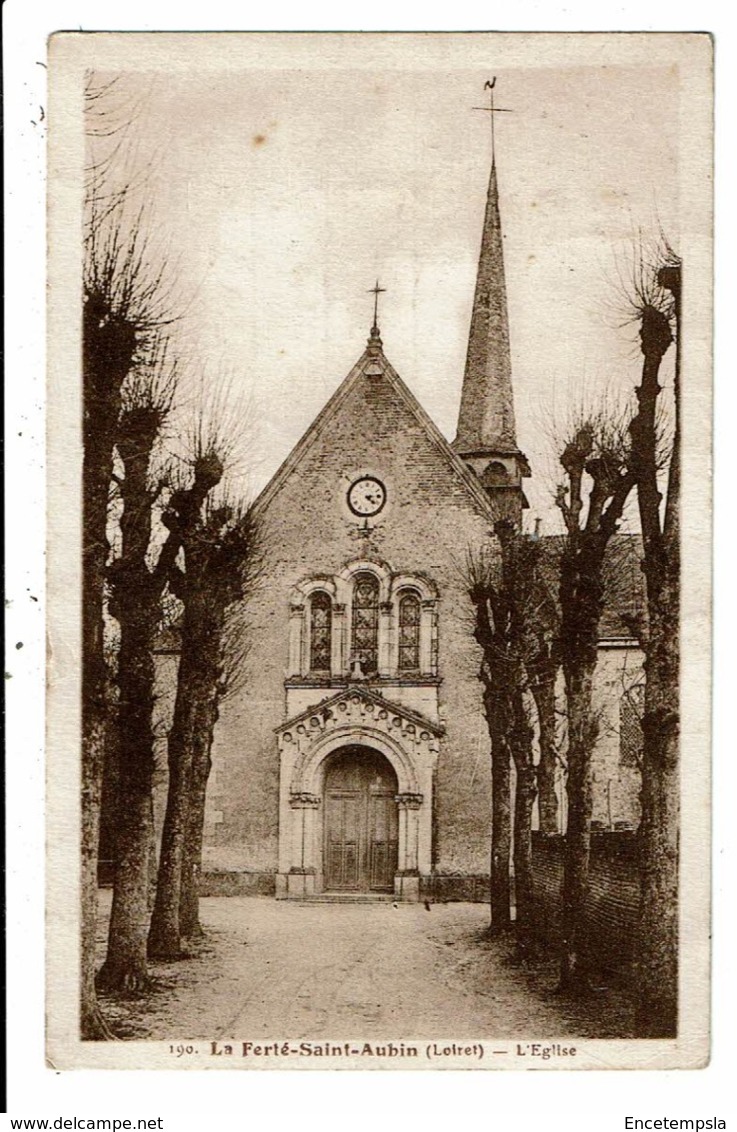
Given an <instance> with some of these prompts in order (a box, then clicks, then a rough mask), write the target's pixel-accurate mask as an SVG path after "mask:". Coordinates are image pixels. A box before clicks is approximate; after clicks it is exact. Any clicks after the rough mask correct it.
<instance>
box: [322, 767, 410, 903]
mask: <svg viewBox="0 0 737 1132" xmlns="http://www.w3.org/2000/svg"><path fill="white" fill-rule="evenodd" d="M396 794H397V777H396V775H395V773H394V770H393V768H392V766H391V764H390V763H389V762H388V761H387V759H385V758H384V756H383V755H381V754H379V753H378V751H373V750H371V749H370V748H368V747H345V748H343V749H342V750H340V751H337V752H336V753H335V754H334V755H332V756H331V759H330V762H329V763H328V766H327V768H326V772H325V808H324V836H325V844H324V868H325V888H326V890H327V891H328V892H392V891H393V889H394V874H395V873H396V871H397V828H398V820H397V803H396V800H395V799H396Z"/></svg>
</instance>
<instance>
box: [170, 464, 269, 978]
mask: <svg viewBox="0 0 737 1132" xmlns="http://www.w3.org/2000/svg"><path fill="white" fill-rule="evenodd" d="M203 466H206V467H207V468H208V469H209V475H210V479H211V480H212V481H214V482H213V485H212V488H211V491H210V493H209V495H208V497H207V498H206V499H204V500H203V501H202V503H201V505H200V507H199V508H198V509H197V510H196V511H194V510H188V509H182V507H181V506H180V500H181V499H182V498H183V494H182V493H181V492H175V493H174V494H173V495H172V498H171V501H170V504H169V507H168V508H167V510H166V511H165V513H164V516H163V519H164V523H165V525H166V526H167V527H168V529H169V530H170V532H172V533H176V537H177V539H178V540H179V542H180V545H181V547H182V556H181V559H180V560H179V562H175V563H174V564H173V565H172V571H171V575H170V585H171V588H172V591H173V593H174V594H175V595H176V596H177V597H178V598H179V600H180V601H181V603H182V609H183V612H182V617H181V623H180V659H179V669H178V675H177V693H176V701H175V706H174V717H173V721H172V726H171V730H170V732H169V741H168V751H169V789H168V797H167V808H166V817H165V821H164V830H163V839H162V846H161V859H160V862H159V871H158V880H157V887H156V901H155V905H154V911H153V916H152V920H151V929H150V932H149V937H148V951H149V955H151V956H152V957H153V956H156V957H157V958H166V959H174V958H178V957H179V956H180V955H181V941H182V938H183V937H191V936H192V935H195V934H197V931H198V927H199V916H198V904H197V894H196V868H197V866H198V864H199V860H200V858H201V852H202V829H203V825H204V804H205V795H206V789H207V778H208V775H209V770H210V748H211V746H212V739H213V731H214V727H215V722H216V720H217V716H218V709H219V702H220V700H221V698H222V696H223V695H224V693H225V691H226V689H227V685H228V679H227V677H228V673H229V668H228V661H229V660H230V661H231V662H232V660H233V645H234V640H233V635H232V626H231V625H230V623H229V616H230V615H231V614H232V613H233V607H234V606H235V605H236V603H240V602H242V601H243V600H244V598H245V597H246V595H247V593H248V592H249V590H250V588H251V586H252V584H253V582H254V579H255V576H256V564H257V559H258V550H257V537H256V527H255V522H254V518H253V514H252V512H251V510H250V509H249V508H248V507H245V506H242V505H240V504H239V503H237V502H235V501H234V500H233V499H232V498H230V497H229V496H228V494H227V493H224V492H222V491H221V492H220V493H219V495H218V492H217V491H216V487H217V484H219V483H220V478H221V477H222V474H223V467H224V464H223V459H222V458H221V454H220V452H219V451H218V445H217V443H214V444H205V445H204V446H202V447H201V448H200V450H199V451H198V452H196V453H195V456H194V458H193V460H192V476H193V477H194V479H195V480H196V479H197V476H198V474H199V473H200V469H201V467H203ZM216 477H217V480H216ZM180 563H181V564H180ZM231 619H232V618H231ZM181 909H184V910H185V917H184V919H185V924H184V929H185V930H183V928H182V917H181Z"/></svg>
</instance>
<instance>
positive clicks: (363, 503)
mask: <svg viewBox="0 0 737 1132" xmlns="http://www.w3.org/2000/svg"><path fill="white" fill-rule="evenodd" d="M385 503H386V488H385V487H384V485H383V483H382V482H381V480H379V479H377V478H376V476H361V478H360V479H357V480H354V482H353V483H352V484H351V486H350V487H349V488H348V506H349V507H350V509H351V511H352V512H353V514H354V515H358V516H360V518H361V519H370V518H371V517H372V516H374V515H378V514H379V512H380V511H381V510H382V508H383V506H384V504H385Z"/></svg>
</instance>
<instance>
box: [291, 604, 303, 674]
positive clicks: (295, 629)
mask: <svg viewBox="0 0 737 1132" xmlns="http://www.w3.org/2000/svg"><path fill="white" fill-rule="evenodd" d="M304 622H305V607H304V605H290V607H289V663H288V666H287V668H288V671H287V676H301V675H302V652H303V646H302V642H303V640H304V635H305V634H304Z"/></svg>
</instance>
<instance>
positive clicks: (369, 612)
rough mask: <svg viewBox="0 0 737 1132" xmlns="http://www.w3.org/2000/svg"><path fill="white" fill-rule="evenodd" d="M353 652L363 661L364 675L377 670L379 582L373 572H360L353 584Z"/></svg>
mask: <svg viewBox="0 0 737 1132" xmlns="http://www.w3.org/2000/svg"><path fill="white" fill-rule="evenodd" d="M351 652H352V653H353V656H354V657H355V658H357V659H358V660H360V661H361V669H362V671H363V673H364V675H367V676H368V675H370V674H371V673H373V672H376V669H377V667H378V661H379V583H378V581H377V580H376V578H375V577H374V576H373V574H358V575H357V576H356V581H355V584H354V586H353V620H352V629H351Z"/></svg>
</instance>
